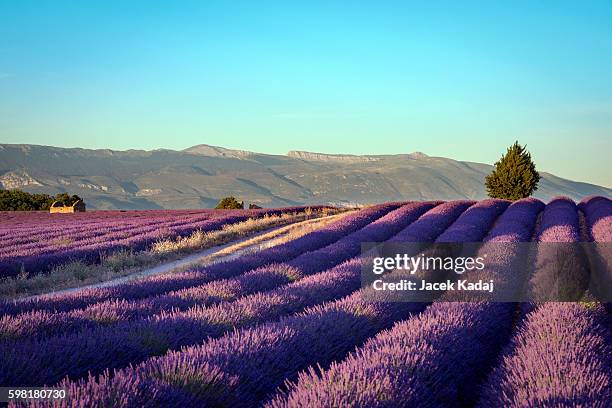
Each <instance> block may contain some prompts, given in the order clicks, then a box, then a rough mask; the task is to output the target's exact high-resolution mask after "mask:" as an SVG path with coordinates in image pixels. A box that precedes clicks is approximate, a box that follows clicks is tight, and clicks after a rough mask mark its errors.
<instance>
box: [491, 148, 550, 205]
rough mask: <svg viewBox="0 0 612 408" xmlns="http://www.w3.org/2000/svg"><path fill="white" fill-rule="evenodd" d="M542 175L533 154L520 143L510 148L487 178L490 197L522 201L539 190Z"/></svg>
mask: <svg viewBox="0 0 612 408" xmlns="http://www.w3.org/2000/svg"><path fill="white" fill-rule="evenodd" d="M539 181H540V174H539V173H538V172H537V171H536V167H535V164H534V163H533V161H532V160H531V154H530V153H529V152H528V151H527V150H526V149H525V147H523V146H521V145H520V144H519V143H518V141H517V142H514V144H513V145H512V146H510V147H509V148H508V151H507V152H506V154H505V155H503V156H502V157H501V159H499V161H498V162H496V163H495V168H494V169H493V171H492V172H491V174H489V175H488V176H487V177H486V178H485V186H486V188H487V192H488V194H489V197H492V198H503V199H506V200H512V201H515V200H520V199H521V198H525V197H529V196H530V195H531V194H533V192H534V191H535V190H537V188H538V182H539Z"/></svg>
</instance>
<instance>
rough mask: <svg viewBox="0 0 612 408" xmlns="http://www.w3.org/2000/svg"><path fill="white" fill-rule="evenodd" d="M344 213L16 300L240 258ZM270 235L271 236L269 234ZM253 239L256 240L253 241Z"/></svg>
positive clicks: (58, 293)
mask: <svg viewBox="0 0 612 408" xmlns="http://www.w3.org/2000/svg"><path fill="white" fill-rule="evenodd" d="M341 215H342V214H335V215H330V216H327V217H320V218H313V219H309V220H305V221H300V222H296V223H293V224H289V225H283V226H279V227H274V228H270V229H267V230H264V231H261V232H258V233H256V234H253V235H248V236H246V237H244V238H240V239H237V240H235V241H231V242H228V243H227V244H223V245H219V246H215V247H212V248H208V249H205V250H202V251H200V252H196V253H193V254H190V255H187V256H185V257H183V258H180V259H175V260H173V261H168V262H164V263H161V264H159V265H156V266H153V267H150V268H146V269H143V270H139V271H136V272H134V273H132V274H129V275H125V276H121V277H117V278H114V279H111V280H108V281H104V282H99V283H93V284H90V285H84V286H78V287H74V288H67V289H61V290H57V291H53V292H48V293H44V294H40V295H34V296H28V297H23V298H20V299H15V300H16V301H23V300H30V299H36V298H39V297H49V296H55V295H61V294H66V293H73V292H76V291H79V290H83V289H92V288H104V287H109V286H115V285H119V284H121V283H125V282H129V281H132V280H135V279H139V278H144V277H147V276H154V275H160V274H163V273H168V272H173V271H177V270H184V269H186V268H188V267H189V266H193V265H196V264H197V265H198V266H206V265H210V264H211V263H215V262H221V261H227V260H230V259H233V258H236V257H238V256H240V255H242V254H244V253H246V252H254V251H259V250H262V249H265V248H269V247H271V246H274V245H275V244H276V243H277V242H279V241H282V240H283V238H285V237H287V235H288V234H291V233H292V232H293V231H294V230H296V229H299V228H303V227H306V226H308V225H310V224H317V223H324V222H329V221H331V220H333V219H335V218H337V217H339V216H341ZM268 236H269V237H268ZM250 241H253V242H252V243H250Z"/></svg>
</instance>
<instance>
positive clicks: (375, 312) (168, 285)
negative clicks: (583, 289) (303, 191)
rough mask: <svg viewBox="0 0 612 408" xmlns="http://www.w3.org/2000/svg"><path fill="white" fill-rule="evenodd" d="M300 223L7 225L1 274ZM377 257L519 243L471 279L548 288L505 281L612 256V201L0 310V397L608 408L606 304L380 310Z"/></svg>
mask: <svg viewBox="0 0 612 408" xmlns="http://www.w3.org/2000/svg"><path fill="white" fill-rule="evenodd" d="M297 210H300V208H297V207H296V208H291V209H278V210H253V211H251V212H243V211H241V212H236V213H234V212H224V213H221V214H219V213H218V212H214V211H206V210H204V211H147V212H144V211H143V212H125V213H124V212H100V213H93V214H94V215H93V216H92V214H91V213H87V214H86V215H77V216H76V217H72V218H69V217H64V218H62V217H59V218H53V219H51V218H50V217H49V216H48V215H47V214H36V215H34V216H32V215H28V216H29V217H32V218H30V219H29V218H27V217H26V215H17V216H15V215H11V216H9V215H1V216H0V217H4V218H0V220H1V221H2V227H1V228H0V242H1V243H2V244H1V245H0V271H1V272H0V275H4V276H10V275H11V274H13V273H16V265H19V264H27V265H28V266H29V267H30V268H31V269H33V270H36V271H44V270H46V268H47V267H48V266H47V265H49V264H53V263H56V262H60V260H61V259H66V258H68V257H81V258H82V259H88V260H89V261H90V262H95V261H96V259H95V256H96V255H95V253H100V252H101V251H112V250H116V249H117V248H134V249H142V248H144V247H146V246H147V245H150V243H151V242H152V240H154V239H156V238H157V237H159V235H160V234H175V235H183V234H188V233H190V232H192V231H194V230H196V229H205V230H214V229H219V228H221V227H222V226H223V225H225V224H228V223H235V222H239V221H240V220H243V219H245V217H246V218H248V217H254V216H255V217H259V216H263V215H264V214H271V213H278V212H287V211H297ZM50 237H53V238H54V239H59V238H67V239H68V238H70V242H67V241H66V242H61V243H57V242H56V243H54V242H53V241H52V240H50ZM364 242H379V243H382V242H391V243H393V242H395V243H402V242H405V243H415V244H419V245H420V247H421V248H422V249H423V250H426V249H427V248H428V247H429V246H430V245H431V244H434V243H457V244H461V243H470V242H482V243H483V248H485V247H486V245H487V243H492V244H493V243H507V244H508V245H507V246H504V248H507V250H504V251H503V253H495V254H493V255H494V257H495V259H494V261H495V263H494V265H495V267H488V268H485V269H484V270H481V271H477V272H474V273H471V272H470V273H467V274H466V276H465V278H466V279H467V280H468V281H470V280H472V281H475V280H476V279H493V278H494V279H496V282H498V285H499V286H500V287H501V289H503V288H504V287H505V286H506V287H511V285H512V284H513V283H514V282H516V281H517V280H525V281H537V280H538V279H539V276H538V274H540V273H544V272H542V271H540V270H538V269H537V268H529V267H525V268H522V269H521V271H522V272H521V273H520V274H512V273H509V272H508V271H509V270H510V268H509V265H510V264H514V263H516V262H521V261H525V260H524V259H523V258H522V254H521V252H520V250H519V249H518V248H520V247H519V246H518V245H517V244H519V243H526V242H534V243H538V245H540V243H541V244H542V245H543V244H546V243H555V242H561V243H579V242H592V243H594V244H603V243H609V242H612V200H610V199H608V198H605V197H589V198H585V199H584V200H582V201H581V202H578V203H576V202H574V201H572V200H571V199H569V198H565V197H559V198H556V199H553V200H552V201H550V202H548V203H544V202H541V201H539V200H537V199H532V198H528V199H522V200H518V201H515V202H510V201H506V200H498V199H488V200H483V201H468V200H457V201H446V202H443V201H429V202H392V203H385V204H379V205H374V206H370V207H366V208H363V209H360V210H359V211H355V212H352V213H349V214H348V215H345V216H343V217H341V218H339V219H338V220H336V221H333V222H331V223H329V224H327V225H325V226H322V227H320V228H318V229H316V230H314V231H313V232H310V233H307V234H306V235H303V236H300V237H298V238H296V239H293V240H290V241H288V242H284V243H281V244H278V245H275V246H272V247H269V248H266V249H262V250H259V251H257V252H252V253H246V254H244V255H241V256H238V257H236V258H233V259H229V260H226V261H223V262H219V263H213V264H210V265H205V266H199V267H193V268H190V269H187V270H184V271H178V272H173V273H166V274H161V275H156V276H150V277H146V278H141V279H138V280H134V281H130V282H127V283H121V284H117V285H114V286H108V287H99V288H89V289H81V290H77V291H72V292H69V293H63V294H58V295H47V296H40V297H36V298H29V299H22V300H19V301H8V300H5V301H0V386H11V387H17V386H19V387H28V386H31V387H35V386H36V387H39V386H43V385H44V386H49V387H58V388H63V389H66V390H67V395H68V397H67V398H66V399H64V400H54V401H38V402H37V401H29V402H28V403H27V405H31V406H57V407H60V406H61V407H74V406H79V407H144V406H146V407H187V406H202V407H208V406H211V407H258V406H265V407H498V406H499V407H502V406H503V407H548V406H554V407H602V408H604V407H609V406H610V401H612V332H611V330H612V326H611V320H610V315H609V304H602V303H599V302H597V301H596V300H595V299H596V297H595V296H594V295H596V293H592V294H587V296H588V298H585V299H583V300H581V301H580V302H546V303H517V302H515V303H510V302H487V301H478V302H474V301H471V302H468V301H463V299H461V298H460V297H457V295H456V293H451V292H447V293H442V294H441V295H440V296H439V297H438V298H437V299H435V300H434V301H433V302H372V301H371V300H368V297H367V296H366V295H367V294H366V291H365V289H362V288H361V273H362V262H363V258H362V257H361V251H362V248H361V244H362V243H364ZM592 248H595V250H594V251H592V252H587V253H584V254H582V255H581V256H580V258H579V262H581V264H582V267H583V268H584V269H585V270H588V268H589V267H590V265H592V264H593V263H594V262H600V261H601V255H602V254H600V253H598V252H597V251H598V250H597V248H600V249H601V251H604V250H605V246H604V245H600V246H599V247H598V246H597V245H594V246H593V247H592ZM547 256H548V253H547V252H546V251H541V252H538V253H537V254H536V257H535V260H534V264H537V265H540V264H546V262H547V261H548V259H546V257H547ZM513 270H514V269H513ZM546 272H549V271H546ZM604 279H609V276H608V277H607V278H606V277H604ZM13 404H14V405H19V404H15V403H13ZM24 404H25V403H24Z"/></svg>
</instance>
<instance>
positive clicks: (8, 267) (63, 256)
mask: <svg viewBox="0 0 612 408" xmlns="http://www.w3.org/2000/svg"><path fill="white" fill-rule="evenodd" d="M311 208H315V209H316V207H311ZM305 209H306V207H287V208H278V209H258V210H149V211H91V212H85V213H75V214H49V213H48V212H0V278H1V277H9V276H15V275H17V274H19V273H20V272H26V273H28V274H29V275H33V274H37V273H39V272H44V271H48V270H50V269H52V268H53V267H56V266H58V265H61V264H64V263H66V262H69V261H75V260H81V261H83V262H85V263H96V262H98V261H99V260H100V257H101V256H103V255H108V254H110V253H113V252H115V251H118V250H121V249H129V250H131V251H141V250H144V249H146V248H148V247H150V246H151V244H153V243H155V242H156V241H158V240H160V239H173V238H177V237H184V236H187V235H189V234H191V233H193V232H194V231H198V230H201V231H204V232H207V231H213V230H218V229H220V228H222V227H223V226H224V225H228V224H234V223H238V222H242V221H245V220H247V219H249V218H259V217H263V216H265V215H278V214H282V213H291V212H299V211H304V210H305Z"/></svg>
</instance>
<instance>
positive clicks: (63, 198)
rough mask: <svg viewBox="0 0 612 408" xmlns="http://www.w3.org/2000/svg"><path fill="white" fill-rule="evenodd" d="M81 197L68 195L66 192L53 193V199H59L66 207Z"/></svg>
mask: <svg viewBox="0 0 612 408" xmlns="http://www.w3.org/2000/svg"><path fill="white" fill-rule="evenodd" d="M80 199H81V197H79V196H78V195H76V194H73V195H70V194H68V193H57V194H56V195H55V201H59V202H60V203H62V204H64V205H65V206H66V207H70V206H71V205H72V204H74V203H76V202H77V201H79V200H80Z"/></svg>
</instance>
